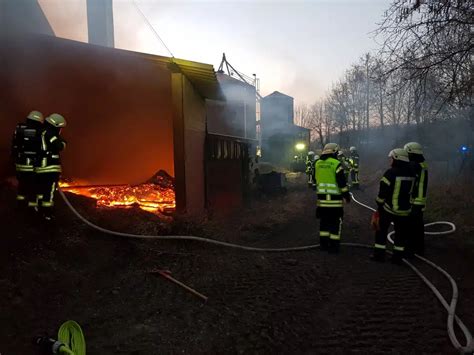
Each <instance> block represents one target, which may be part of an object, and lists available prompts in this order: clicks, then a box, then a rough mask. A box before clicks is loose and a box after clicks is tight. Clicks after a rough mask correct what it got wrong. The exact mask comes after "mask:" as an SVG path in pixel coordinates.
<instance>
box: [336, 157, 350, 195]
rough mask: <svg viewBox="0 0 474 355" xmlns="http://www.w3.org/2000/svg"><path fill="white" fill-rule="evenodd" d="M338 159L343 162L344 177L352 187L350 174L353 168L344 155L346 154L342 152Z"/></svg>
mask: <svg viewBox="0 0 474 355" xmlns="http://www.w3.org/2000/svg"><path fill="white" fill-rule="evenodd" d="M337 159H338V160H339V161H340V162H341V165H342V167H343V169H344V175H345V177H346V182H347V185H348V186H349V185H350V183H349V174H350V171H351V167H350V164H349V161H348V159H347V158H346V156H345V155H344V152H343V151H342V150H340V151H339V152H338V153H337Z"/></svg>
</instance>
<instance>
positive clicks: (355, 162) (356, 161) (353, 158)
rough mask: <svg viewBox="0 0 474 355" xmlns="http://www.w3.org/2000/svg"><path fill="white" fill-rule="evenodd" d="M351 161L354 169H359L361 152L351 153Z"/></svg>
mask: <svg viewBox="0 0 474 355" xmlns="http://www.w3.org/2000/svg"><path fill="white" fill-rule="evenodd" d="M349 161H350V162H351V166H352V169H354V170H355V171H359V154H358V153H351V155H350V156H349Z"/></svg>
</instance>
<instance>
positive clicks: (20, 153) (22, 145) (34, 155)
mask: <svg viewBox="0 0 474 355" xmlns="http://www.w3.org/2000/svg"><path fill="white" fill-rule="evenodd" d="M42 132H43V124H42V123H40V122H37V121H33V120H28V119H27V120H26V121H25V122H23V123H19V124H18V125H17V126H16V128H15V132H14V133H13V139H12V147H11V155H12V158H13V160H14V161H15V167H16V170H17V171H34V168H35V167H36V166H37V165H38V162H39V158H40V154H41V134H42Z"/></svg>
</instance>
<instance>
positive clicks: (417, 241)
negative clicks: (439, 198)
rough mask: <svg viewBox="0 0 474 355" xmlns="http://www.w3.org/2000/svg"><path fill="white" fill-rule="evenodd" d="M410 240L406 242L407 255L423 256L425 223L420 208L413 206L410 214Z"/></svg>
mask: <svg viewBox="0 0 474 355" xmlns="http://www.w3.org/2000/svg"><path fill="white" fill-rule="evenodd" d="M410 217H411V225H412V230H413V233H412V238H411V239H409V240H408V241H407V253H408V254H409V255H411V254H413V253H414V254H418V255H424V253H425V222H424V221H423V210H422V207H421V206H416V205H415V206H413V207H412V213H411V216H410Z"/></svg>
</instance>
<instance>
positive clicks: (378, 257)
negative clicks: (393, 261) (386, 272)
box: [370, 248, 385, 263]
mask: <svg viewBox="0 0 474 355" xmlns="http://www.w3.org/2000/svg"><path fill="white" fill-rule="evenodd" d="M370 259H371V260H373V261H377V262H379V263H383V262H385V249H378V248H375V249H374V253H373V254H372V256H371V257H370Z"/></svg>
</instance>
